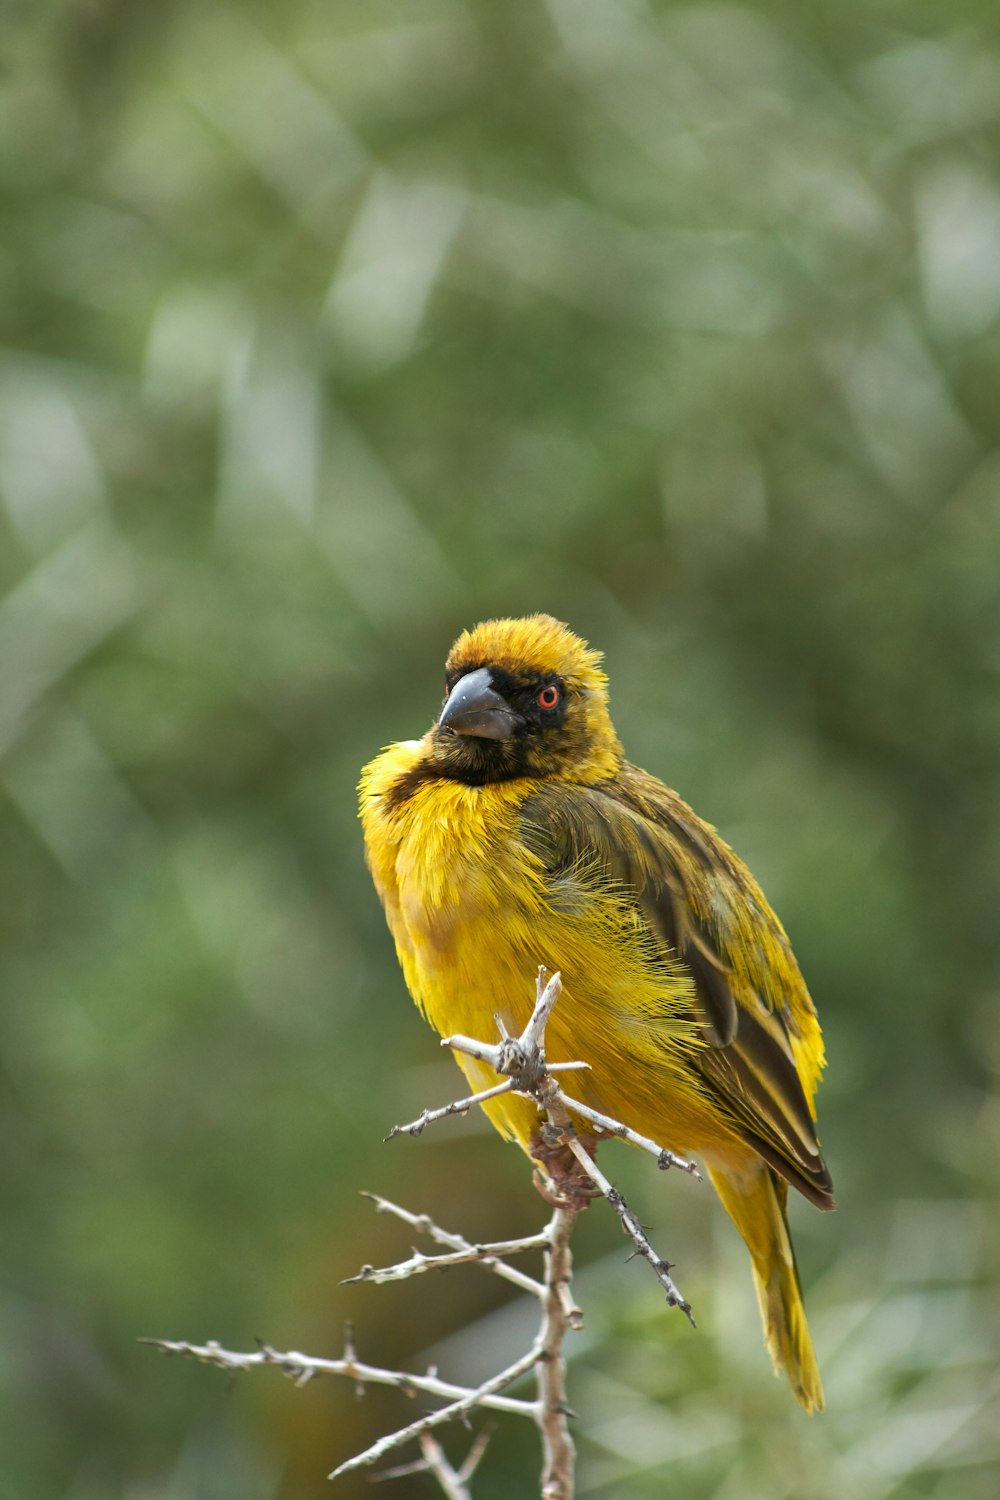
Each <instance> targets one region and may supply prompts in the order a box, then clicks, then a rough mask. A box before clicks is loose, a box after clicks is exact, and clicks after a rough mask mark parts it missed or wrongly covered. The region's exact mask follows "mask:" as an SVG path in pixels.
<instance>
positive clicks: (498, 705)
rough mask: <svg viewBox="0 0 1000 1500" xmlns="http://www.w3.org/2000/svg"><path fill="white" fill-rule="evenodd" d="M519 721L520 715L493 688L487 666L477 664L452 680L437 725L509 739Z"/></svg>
mask: <svg viewBox="0 0 1000 1500" xmlns="http://www.w3.org/2000/svg"><path fill="white" fill-rule="evenodd" d="M520 723H521V716H520V714H516V713H515V712H514V710H513V709H512V708H511V706H510V704H509V703H508V702H507V700H506V698H502V697H501V696H500V694H499V693H498V692H495V691H494V688H493V679H492V678H491V677H490V673H489V668H488V667H479V668H477V670H476V671H475V672H467V673H466V675H465V676H464V677H460V678H459V680H458V681H457V682H456V683H455V686H454V687H453V688H452V690H451V692H450V693H449V695H448V701H447V703H446V704H445V706H444V708H443V709H442V710H441V717H440V719H438V728H439V729H451V730H453V731H454V732H455V734H468V735H472V736H473V737H474V738H476V739H481V740H509V739H513V737H514V733H515V731H516V729H517V726H518V725H519V724H520Z"/></svg>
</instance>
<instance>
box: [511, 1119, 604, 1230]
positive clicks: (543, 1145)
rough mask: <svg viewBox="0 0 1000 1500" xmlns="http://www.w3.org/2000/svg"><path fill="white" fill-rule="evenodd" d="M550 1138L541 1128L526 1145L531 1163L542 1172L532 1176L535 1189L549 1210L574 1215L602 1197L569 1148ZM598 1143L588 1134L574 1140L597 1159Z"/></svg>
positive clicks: (557, 1139)
mask: <svg viewBox="0 0 1000 1500" xmlns="http://www.w3.org/2000/svg"><path fill="white" fill-rule="evenodd" d="M550 1137H551V1131H546V1129H545V1128H544V1127H543V1128H542V1129H541V1130H536V1131H534V1133H533V1134H532V1137H531V1140H530V1141H529V1143H528V1151H529V1153H530V1155H531V1157H532V1160H533V1161H535V1162H537V1163H538V1165H539V1167H540V1168H542V1171H538V1172H536V1173H535V1177H534V1183H535V1188H536V1189H537V1191H538V1193H539V1195H540V1196H541V1197H542V1198H543V1199H544V1200H545V1202H546V1203H547V1204H548V1205H549V1207H550V1208H566V1209H572V1210H573V1212H574V1213H579V1211H580V1210H581V1209H582V1208H587V1207H588V1206H589V1205H590V1203H591V1202H592V1201H593V1200H594V1199H595V1198H599V1197H600V1196H601V1190H600V1188H599V1187H597V1186H595V1184H594V1183H593V1182H592V1181H591V1179H590V1178H589V1177H588V1176H587V1173H586V1171H585V1170H584V1168H583V1167H582V1166H581V1165H580V1163H579V1161H577V1159H576V1157H575V1156H574V1155H573V1153H572V1151H571V1150H570V1148H569V1147H568V1146H567V1145H565V1144H563V1143H562V1141H561V1139H560V1138H559V1137H557V1138H556V1139H555V1140H552V1139H551V1138H550ZM598 1139H599V1137H598V1136H596V1135H592V1134H589V1133H588V1134H587V1135H578V1136H577V1140H578V1141H579V1142H580V1145H581V1146H582V1147H583V1149H584V1150H585V1151H586V1153H587V1155H588V1156H590V1157H595V1156H596V1155H597V1145H598ZM543 1173H544V1175H543Z"/></svg>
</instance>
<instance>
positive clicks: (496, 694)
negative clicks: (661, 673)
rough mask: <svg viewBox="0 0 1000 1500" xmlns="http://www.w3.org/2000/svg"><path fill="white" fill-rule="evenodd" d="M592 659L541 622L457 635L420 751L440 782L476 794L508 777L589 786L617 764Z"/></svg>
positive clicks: (487, 626) (492, 625)
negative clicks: (437, 709) (436, 713)
mask: <svg viewBox="0 0 1000 1500" xmlns="http://www.w3.org/2000/svg"><path fill="white" fill-rule="evenodd" d="M600 662H601V656H600V652H598V651H592V650H591V649H590V647H589V646H588V645H587V643H586V641H582V640H581V639H580V638H579V636H576V635H574V634H573V632H572V631H571V630H569V629H567V627H566V626H565V625H561V624H560V623H559V621H558V620H553V619H552V617H551V616H550V615H531V616H529V617H528V618H527V619H524V620H487V621H485V622H484V623H483V624H482V625H477V626H476V627H475V629H474V630H467V631H466V632H465V633H464V634H463V635H461V636H459V638H458V640H457V641H456V642H455V644H454V646H453V647H452V649H451V652H450V654H449V656H448V660H447V662H446V664H445V687H446V694H447V696H446V698H445V703H444V708H443V709H442V711H441V717H440V718H439V720H438V722H437V724H436V725H435V726H434V728H433V729H432V730H431V731H430V734H429V736H428V741H427V743H428V749H429V752H430V755H431V757H432V759H433V761H434V764H435V767H436V768H437V771H438V773H439V774H440V775H443V776H448V777H452V778H454V780H456V781H464V782H467V783H469V784H471V785H475V786H480V785H482V784H483V783H485V782H488V781H508V780H510V779H511V778H513V777H516V776H537V777H550V778H552V777H554V778H558V779H562V780H571V781H578V782H579V781H582V782H585V783H591V782H595V781H601V780H604V778H605V777H608V776H612V775H613V774H614V773H615V771H616V770H617V769H618V766H619V765H620V763H621V758H622V749H621V745H620V744H619V743H618V738H617V736H616V735H615V731H614V728H613V726H612V723H611V719H610V716H609V714H608V691H607V678H606V677H605V675H604V673H603V672H602V671H601V667H600Z"/></svg>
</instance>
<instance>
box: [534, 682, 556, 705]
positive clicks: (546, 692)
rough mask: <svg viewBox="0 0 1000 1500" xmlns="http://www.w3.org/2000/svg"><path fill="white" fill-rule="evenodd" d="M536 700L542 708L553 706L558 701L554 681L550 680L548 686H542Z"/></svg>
mask: <svg viewBox="0 0 1000 1500" xmlns="http://www.w3.org/2000/svg"><path fill="white" fill-rule="evenodd" d="M538 702H539V705H540V706H541V707H542V708H555V706H556V704H557V703H558V702H559V689H558V688H557V687H556V685H555V683H554V682H550V683H549V685H548V687H543V688H542V690H541V692H540V693H539V695H538Z"/></svg>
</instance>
